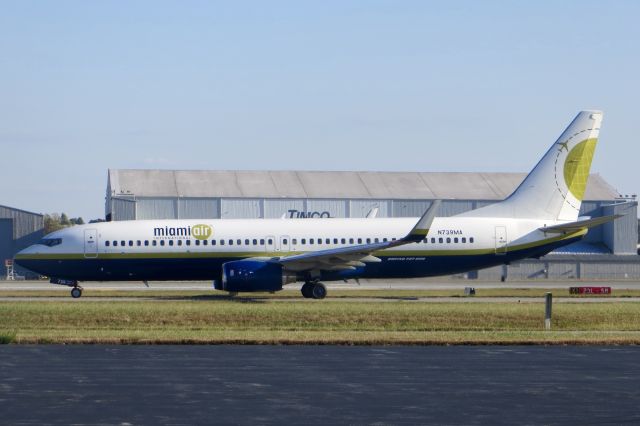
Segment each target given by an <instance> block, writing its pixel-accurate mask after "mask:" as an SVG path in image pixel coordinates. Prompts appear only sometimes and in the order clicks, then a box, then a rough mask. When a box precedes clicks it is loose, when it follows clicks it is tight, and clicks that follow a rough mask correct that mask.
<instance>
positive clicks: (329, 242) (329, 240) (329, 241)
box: [324, 238, 338, 244]
mask: <svg viewBox="0 0 640 426" xmlns="http://www.w3.org/2000/svg"><path fill="white" fill-rule="evenodd" d="M324 242H325V244H331V238H327V239H326V240H324ZM335 242H336V244H337V243H338V240H335Z"/></svg>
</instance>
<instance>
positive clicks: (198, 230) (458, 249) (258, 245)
mask: <svg viewBox="0 0 640 426" xmlns="http://www.w3.org/2000/svg"><path fill="white" fill-rule="evenodd" d="M601 120H602V113H601V112H599V111H582V112H580V113H579V114H578V115H577V117H576V118H575V119H574V120H573V121H572V122H571V124H570V125H569V127H568V128H567V129H566V130H565V131H564V133H562V135H561V136H560V138H559V139H558V140H557V141H556V142H555V143H554V144H553V145H552V146H551V148H550V149H549V150H548V151H547V153H546V154H545V155H544V157H542V159H541V160H540V161H539V162H538V164H537V165H536V166H535V167H534V169H533V170H532V171H531V173H529V175H528V176H527V177H526V178H525V180H524V181H523V182H522V183H521V184H520V186H519V187H518V188H517V189H516V190H515V192H514V193H513V194H511V195H510V196H509V197H508V198H507V199H505V200H504V201H501V202H498V203H495V204H492V205H489V206H486V207H483V208H479V209H476V210H472V211H469V212H466V213H463V214H459V215H457V216H452V217H437V209H438V205H439V202H438V201H434V202H433V203H432V205H431V207H430V208H429V209H428V210H427V211H426V212H425V213H424V215H423V216H422V217H421V218H419V219H418V218H365V219H233V220H227V219H218V220H215V219H201V220H140V221H123V222H108V223H95V224H88V225H81V226H74V227H72V228H67V229H63V230H60V231H56V232H54V233H51V234H49V235H47V236H46V237H45V238H44V239H43V240H42V241H41V242H40V243H38V244H35V245H33V246H31V247H29V248H27V249H25V250H23V251H21V252H20V253H18V254H17V255H16V259H15V260H16V262H17V263H18V264H19V265H21V266H23V267H25V268H27V269H30V270H32V271H36V272H38V273H40V274H43V275H47V276H49V277H51V282H53V283H56V284H65V285H69V286H71V287H73V289H72V296H74V297H79V296H80V295H81V294H82V288H81V287H80V286H79V285H78V283H79V282H80V281H123V280H127V281H130V280H140V281H150V280H214V285H215V287H216V288H217V289H220V290H226V291H229V292H243V291H271V292H273V291H278V290H281V289H282V287H283V285H284V284H286V283H288V282H294V281H303V282H304V283H305V284H304V285H303V286H302V294H303V296H304V297H309V298H316V299H321V298H324V297H325V295H326V288H325V286H324V285H323V284H322V283H321V281H331V280H344V279H351V278H360V277H363V278H402V277H427V276H436V275H446V274H454V273H460V272H465V271H469V270H475V269H481V268H487V267H491V266H495V265H500V264H505V263H509V262H513V261H516V260H519V259H524V258H529V257H540V256H542V255H545V254H547V253H549V252H550V251H552V250H554V249H556V248H558V247H561V246H564V245H567V244H571V243H573V242H575V241H578V240H580V239H581V238H583V237H584V235H585V234H586V233H587V231H588V229H589V228H591V227H594V226H597V225H600V224H603V223H605V222H608V221H611V220H613V219H615V216H607V217H598V218H595V219H590V218H578V213H579V210H580V204H581V202H582V198H583V196H584V192H585V188H586V185H587V178H588V176H589V169H590V167H591V160H592V158H593V153H594V150H595V147H596V143H597V140H598V132H599V130H600V123H601Z"/></svg>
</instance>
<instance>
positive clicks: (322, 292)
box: [300, 281, 327, 299]
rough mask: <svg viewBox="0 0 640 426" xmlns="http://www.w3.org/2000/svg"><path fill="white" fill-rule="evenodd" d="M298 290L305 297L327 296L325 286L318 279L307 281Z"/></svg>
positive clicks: (320, 297)
mask: <svg viewBox="0 0 640 426" xmlns="http://www.w3.org/2000/svg"><path fill="white" fill-rule="evenodd" d="M300 291H301V292H302V296H303V297H305V298H306V299H324V298H325V297H326V296H327V288H326V287H325V286H324V284H322V283H321V282H318V281H307V282H306V283H304V285H303V286H302V288H301V289H300Z"/></svg>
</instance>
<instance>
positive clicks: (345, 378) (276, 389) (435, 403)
mask: <svg viewBox="0 0 640 426" xmlns="http://www.w3.org/2000/svg"><path fill="white" fill-rule="evenodd" d="M639 358H640V347H584V346H580V347H555V346H554V347H539V346H536V347H529V346H527V347H519V346H518V347H492V346H464V347H457V346H454V347H396V346H393V347H347V346H13V345H8V346H0V413H2V415H1V422H2V423H4V424H21V425H32V424H33V425H35V424H38V425H46V424H118V425H136V424H159V425H186V424H251V425H254V424H450V425H458V424H460V425H462V424H464V425H480V424H482V425H485V424H509V425H512V424H550V425H555V424H608V425H620V424H638V423H640V411H639V410H638V402H639V401H640V386H638V383H640V366H639V364H638V362H637V360H638V359H639Z"/></svg>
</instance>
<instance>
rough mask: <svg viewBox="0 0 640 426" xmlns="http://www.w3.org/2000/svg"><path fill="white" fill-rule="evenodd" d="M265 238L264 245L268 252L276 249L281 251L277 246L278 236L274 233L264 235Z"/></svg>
mask: <svg viewBox="0 0 640 426" xmlns="http://www.w3.org/2000/svg"><path fill="white" fill-rule="evenodd" d="M264 240H265V241H264V243H265V245H264V246H265V250H266V251H267V253H273V252H274V251H279V250H278V249H277V248H276V237H274V236H273V235H267V236H266V237H264Z"/></svg>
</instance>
